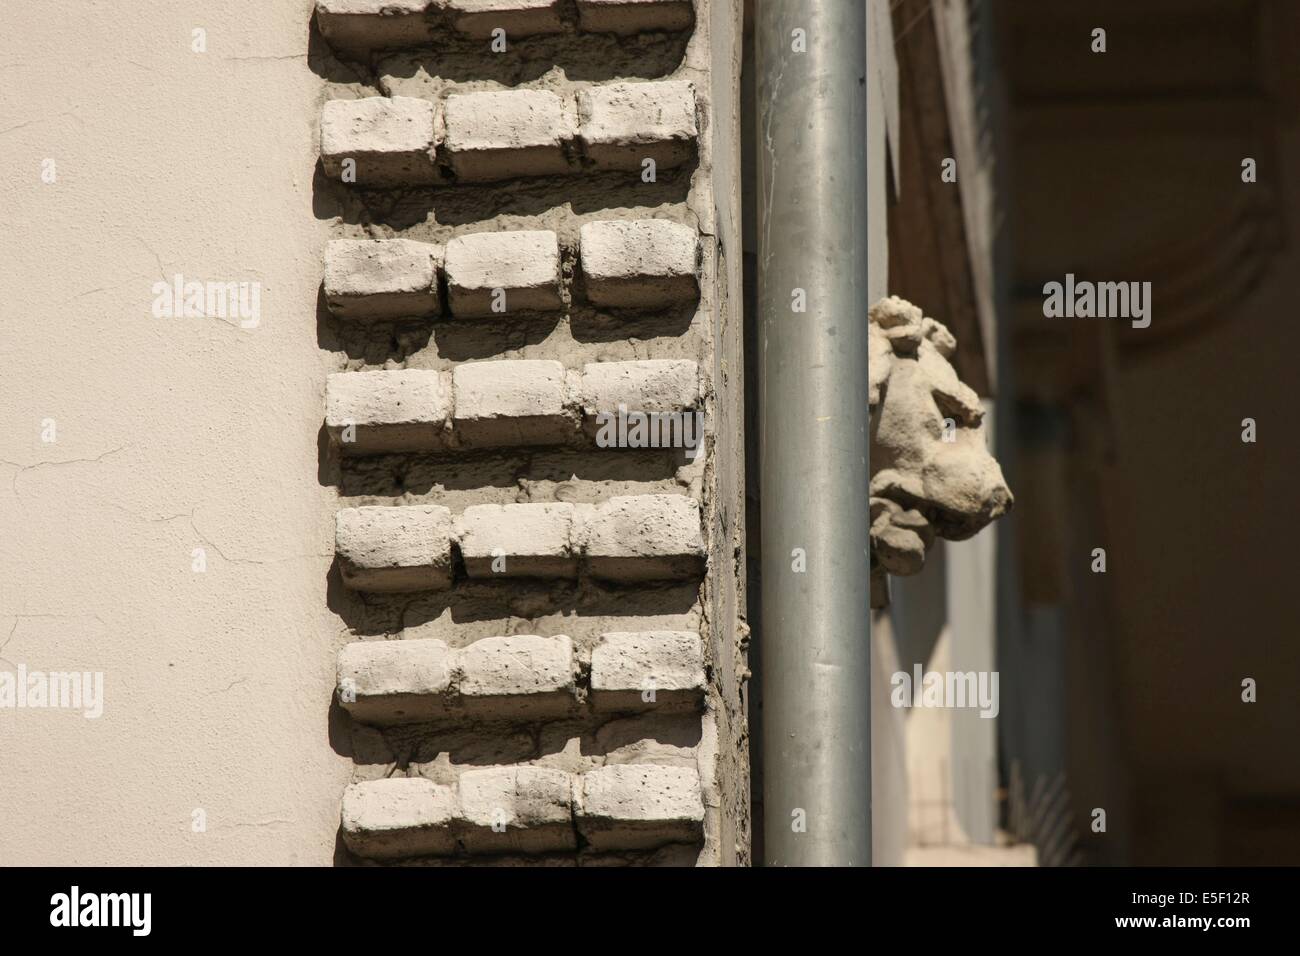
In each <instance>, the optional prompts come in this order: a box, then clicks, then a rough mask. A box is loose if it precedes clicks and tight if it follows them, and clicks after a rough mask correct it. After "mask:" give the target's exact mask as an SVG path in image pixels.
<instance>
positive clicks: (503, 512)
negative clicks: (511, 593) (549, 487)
mask: <svg viewBox="0 0 1300 956" xmlns="http://www.w3.org/2000/svg"><path fill="white" fill-rule="evenodd" d="M455 528H456V539H457V541H459V542H460V553H461V557H462V558H463V559H464V561H465V571H466V572H467V573H468V574H469V576H470V577H471V578H492V577H498V576H499V577H507V578H517V577H528V578H572V577H576V576H577V573H578V556H577V552H576V551H575V549H574V547H573V540H572V538H573V505H571V504H566V503H563V502H556V503H550V502H541V503H536V504H515V505H472V506H470V507H469V508H466V509H465V510H464V511H463V512H462V513H461V514H460V516H459V517H458V518H457V519H456V523H455Z"/></svg>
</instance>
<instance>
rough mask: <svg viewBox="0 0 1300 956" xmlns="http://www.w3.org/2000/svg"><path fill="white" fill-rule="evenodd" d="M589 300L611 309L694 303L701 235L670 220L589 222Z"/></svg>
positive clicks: (583, 243) (585, 230)
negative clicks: (696, 266)
mask: <svg viewBox="0 0 1300 956" xmlns="http://www.w3.org/2000/svg"><path fill="white" fill-rule="evenodd" d="M579 244H580V249H581V251H580V253H579V258H580V261H581V265H582V277H583V281H584V282H585V284H586V291H587V299H588V300H589V301H590V302H592V303H593V304H595V305H602V306H609V307H611V308H625V309H626V308H662V307H664V306H669V305H674V304H677V303H680V302H694V301H695V299H696V298H697V296H698V295H699V285H698V284H697V282H696V278H695V263H696V247H697V246H698V244H699V243H698V236H697V234H696V231H695V229H694V228H692V227H691V226H686V225H683V224H681V223H679V222H670V221H669V220H667V219H617V220H602V221H598V222H589V223H586V224H584V225H583V227H582V229H581V230H579Z"/></svg>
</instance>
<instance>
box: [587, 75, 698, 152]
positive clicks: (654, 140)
mask: <svg viewBox="0 0 1300 956" xmlns="http://www.w3.org/2000/svg"><path fill="white" fill-rule="evenodd" d="M578 123H579V126H578V135H579V136H580V137H581V138H582V141H583V144H584V147H585V150H586V155H587V158H588V159H590V160H591V161H592V162H594V163H595V164H596V166H598V167H601V168H605V169H635V170H640V169H641V168H642V162H643V161H644V160H646V159H653V160H654V161H655V164H656V165H657V166H658V167H661V168H665V169H667V168H671V167H673V166H680V165H682V164H683V163H686V162H689V161H690V160H691V159H692V158H694V156H695V139H696V137H697V136H698V135H699V129H698V127H697V125H696V122H695V89H694V87H693V86H692V85H691V84H690V83H689V82H686V81H684V80H663V81H658V82H653V83H610V84H606V85H604V86H591V87H587V88H586V89H583V90H580V91H579V92H578Z"/></svg>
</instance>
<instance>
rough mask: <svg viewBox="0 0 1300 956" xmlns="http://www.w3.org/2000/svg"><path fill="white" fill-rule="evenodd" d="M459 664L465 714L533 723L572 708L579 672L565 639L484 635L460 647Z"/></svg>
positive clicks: (458, 685) (457, 684)
mask: <svg viewBox="0 0 1300 956" xmlns="http://www.w3.org/2000/svg"><path fill="white" fill-rule="evenodd" d="M456 666H457V669H458V671H459V673H458V676H457V681H456V688H457V690H458V691H459V692H460V703H461V705H462V706H463V707H464V708H465V712H466V714H467V716H471V717H480V718H491V719H498V720H504V719H521V718H525V717H527V718H529V719H533V718H538V717H545V716H560V715H563V714H567V713H569V711H570V710H572V708H573V702H574V696H575V694H576V691H577V670H578V669H577V662H576V658H575V657H574V654H573V642H572V641H571V640H569V638H567V637H565V636H563V635H560V636H556V637H539V636H538V635H536V634H512V635H510V636H509V637H485V638H483V639H481V640H478V641H475V642H474V643H473V644H471V645H469V646H468V647H464V648H461V650H460V651H459V652H458V653H457V656H456Z"/></svg>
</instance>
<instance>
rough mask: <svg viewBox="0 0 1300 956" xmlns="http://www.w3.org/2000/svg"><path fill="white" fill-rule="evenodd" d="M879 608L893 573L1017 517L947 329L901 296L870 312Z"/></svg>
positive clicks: (874, 596)
mask: <svg viewBox="0 0 1300 956" xmlns="http://www.w3.org/2000/svg"><path fill="white" fill-rule="evenodd" d="M869 334H870V348H871V351H870V356H869V363H868V369H869V380H870V398H869V404H870V407H871V606H872V607H883V606H884V605H885V604H886V603H887V601H888V597H887V594H888V592H887V589H886V586H885V574H886V572H887V573H889V574H916V573H918V572H919V571H920V570H921V568H922V567H923V566H924V564H925V554H926V551H928V550H929V548H930V546H931V545H932V544H934V539H935V537H936V536H937V537H940V538H948V539H950V540H953V541H960V540H962V539H964V538H969V537H970V536H971V535H973V534H975V533H976V532H977V531H979V530H980V529H981V528H983V527H984V526H985V525H987V524H988V523H989V522H990V521H992V520H993V519H994V518H997V517H1000V516H1001V515H1003V514H1005V513H1006V512H1007V511H1009V510H1010V509H1011V505H1012V501H1013V499H1012V496H1011V491H1010V489H1008V488H1007V485H1006V482H1005V481H1004V480H1003V478H1002V469H1001V468H999V467H998V463H997V461H996V460H994V458H993V456H992V455H991V454H990V453H989V450H988V445H987V440H986V437H985V433H984V409H983V406H981V405H980V401H979V396H978V395H976V394H975V392H974V391H972V390H971V389H970V388H968V387H967V386H966V385H964V384H962V382H961V381H959V380H958V378H957V373H956V371H955V370H954V369H953V367H952V365H950V364H949V362H948V359H949V358H950V357H951V356H952V354H953V352H954V351H956V348H957V340H956V339H954V338H953V336H952V333H950V332H949V331H948V330H947V329H946V328H944V327H943V325H942V324H940V323H939V322H936V321H935V320H934V319H931V318H927V317H925V316H923V315H922V314H921V310H920V309H918V308H917V307H916V306H914V305H912V303H910V302H907V301H905V300H903V299H900V298H898V297H897V296H890V297H889V298H887V299H881V300H880V301H879V302H877V303H876V304H875V305H874V306H872V307H871V314H870V324H869Z"/></svg>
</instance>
